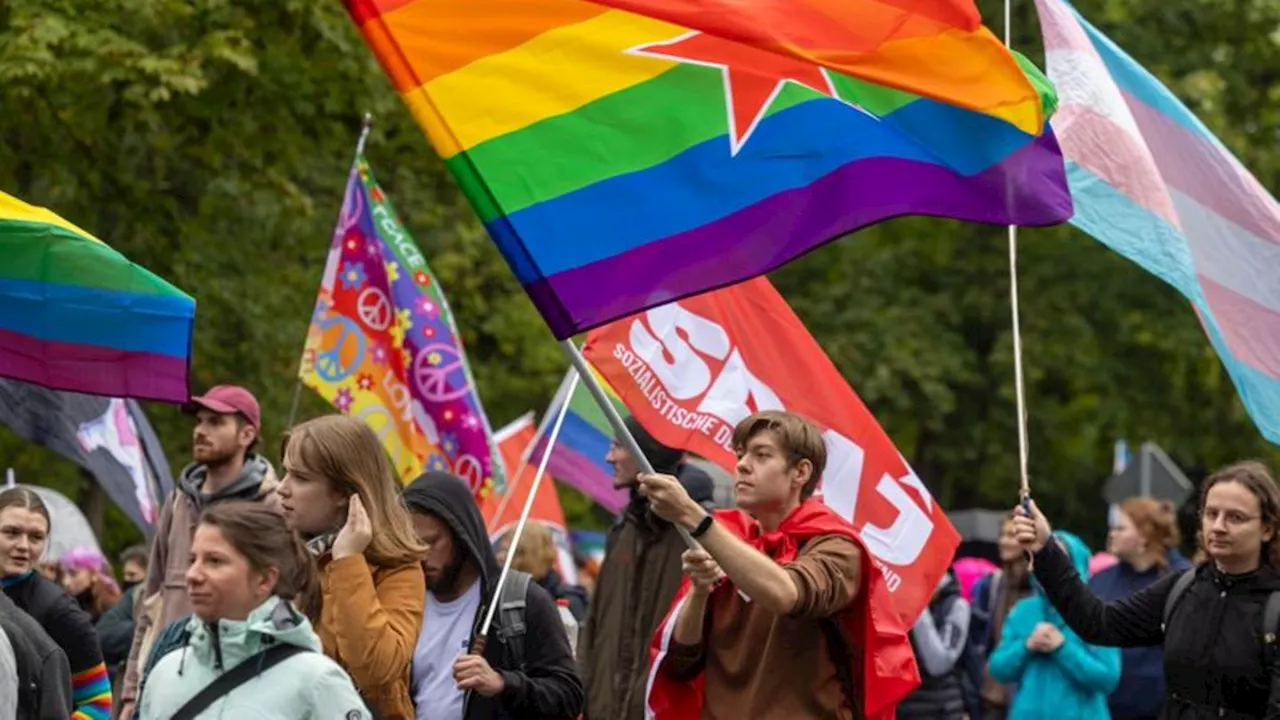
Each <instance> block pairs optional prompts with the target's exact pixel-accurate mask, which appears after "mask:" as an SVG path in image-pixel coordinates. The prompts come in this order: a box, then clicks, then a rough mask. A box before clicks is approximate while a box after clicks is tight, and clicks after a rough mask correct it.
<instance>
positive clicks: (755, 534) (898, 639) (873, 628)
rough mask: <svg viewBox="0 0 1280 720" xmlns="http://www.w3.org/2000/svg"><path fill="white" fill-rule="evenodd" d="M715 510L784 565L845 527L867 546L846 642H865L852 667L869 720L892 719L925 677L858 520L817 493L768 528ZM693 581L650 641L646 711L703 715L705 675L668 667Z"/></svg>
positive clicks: (649, 714) (685, 718)
mask: <svg viewBox="0 0 1280 720" xmlns="http://www.w3.org/2000/svg"><path fill="white" fill-rule="evenodd" d="M715 516H716V522H718V523H720V524H721V525H724V526H725V528H727V529H728V530H729V531H730V532H732V533H734V534H735V535H737V536H738V537H740V538H742V539H743V540H745V541H746V542H747V543H748V544H749V545H751V547H753V548H755V549H756V550H759V551H760V552H762V553H764V554H765V555H768V556H769V557H770V558H771V559H772V560H773V561H774V562H776V563H778V564H780V565H781V564H784V563H788V562H791V561H793V560H795V559H796V556H797V555H798V554H799V552H800V547H801V546H802V545H804V544H805V543H806V542H808V541H809V540H811V539H812V538H815V537H819V536H822V535H840V536H841V537H846V538H849V539H850V540H852V541H853V542H854V543H856V544H857V545H858V548H859V549H860V550H861V551H862V577H864V578H866V582H865V583H863V586H862V592H860V593H858V598H857V600H855V601H854V602H853V604H852V605H850V606H849V607H848V608H846V609H845V610H844V611H843V612H842V613H840V615H839V618H838V619H839V621H840V622H839V627H840V630H841V634H842V635H843V637H844V641H845V647H847V648H849V651H850V652H851V653H856V652H858V651H859V650H860V649H861V651H862V652H863V657H862V659H861V662H853V663H851V664H850V665H851V667H850V672H851V675H852V673H854V672H857V671H858V669H859V668H861V669H862V670H863V678H862V683H861V687H859V688H855V691H857V692H861V693H862V707H863V712H864V714H865V716H866V718H867V720H893V717H894V708H895V707H896V706H897V704H898V702H899V701H901V700H902V698H904V697H906V696H907V695H908V694H909V693H910V692H911V691H912V690H915V689H916V687H917V686H919V685H920V671H919V669H918V668H917V667H916V658H915V653H914V652H912V650H911V641H910V640H908V638H907V629H906V628H904V627H903V625H902V620H901V618H899V617H898V612H897V610H895V609H894V607H893V599H892V598H891V597H890V596H889V588H888V587H886V586H885V582H884V577H883V576H882V575H881V574H880V570H879V568H877V567H876V565H875V564H874V563H873V562H872V561H871V555H870V554H869V553H868V552H867V550H866V547H865V546H863V544H862V541H861V540H860V539H859V538H858V535H857V533H856V532H855V531H854V529H853V526H852V525H850V524H849V522H848V521H846V520H845V519H844V518H842V517H840V516H839V515H838V514H836V512H835V511H834V510H832V509H830V508H828V507H827V506H826V504H825V503H823V502H822V501H821V500H816V499H813V498H810V499H809V500H806V501H805V502H803V503H801V504H800V506H799V507H797V508H796V509H795V510H793V511H792V512H791V514H789V515H787V517H786V519H784V520H783V521H782V524H781V525H779V526H778V529H777V530H775V531H773V532H770V533H765V532H762V529H761V527H760V525H759V523H757V522H756V521H755V520H753V519H752V518H751V517H750V516H749V515H747V514H746V513H744V512H742V511H741V510H718V511H716V513H715ZM689 587H690V584H689V579H688V578H685V579H684V582H683V583H681V585H680V591H679V592H678V593H676V597H675V600H674V602H673V603H672V606H671V609H670V610H668V612H667V616H666V617H665V618H664V619H663V621H662V623H661V624H660V625H658V629H657V631H656V632H655V633H654V635H653V641H652V643H651V644H650V648H649V666H650V670H649V686H648V693H647V698H646V701H647V707H646V713H645V717H646V718H653V720H698V718H699V717H701V715H702V683H703V677H702V675H701V674H699V675H698V677H696V678H694V679H693V680H692V681H690V682H686V683H680V682H676V681H675V680H672V679H671V678H670V677H668V676H667V675H666V673H664V672H662V670H661V665H662V661H663V659H664V658H665V657H666V647H667V645H668V644H669V642H670V639H671V633H672V631H673V630H674V627H675V619H676V617H677V615H678V613H679V610H680V607H681V606H682V605H683V602H684V599H685V595H687V594H688V592H689ZM733 591H734V590H733V589H732V588H731V587H730V585H729V583H724V584H723V585H721V586H720V587H719V588H717V589H716V590H715V591H714V592H713V594H712V600H709V602H713V601H714V598H715V596H716V595H717V594H719V593H723V592H733Z"/></svg>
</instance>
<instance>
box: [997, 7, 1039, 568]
mask: <svg viewBox="0 0 1280 720" xmlns="http://www.w3.org/2000/svg"><path fill="white" fill-rule="evenodd" d="M1004 46H1005V47H1006V48H1009V49H1010V50H1012V49H1013V0H1004ZM1009 314H1010V317H1011V323H1012V329H1013V392H1014V398H1015V401H1016V403H1017V412H1018V417H1017V426H1018V498H1019V501H1020V503H1021V505H1022V511H1023V512H1025V513H1026V514H1027V515H1028V516H1030V515H1031V479H1030V477H1029V476H1028V475H1027V456H1028V455H1029V451H1028V449H1027V445H1028V442H1027V389H1026V382H1025V380H1024V376H1023V372H1022V323H1021V322H1020V321H1019V319H1018V317H1019V314H1020V312H1019V304H1018V226H1017V225H1010V226H1009ZM1034 563H1035V558H1034V556H1032V554H1031V553H1030V552H1028V553H1027V567H1028V569H1030V568H1031V567H1032V566H1033V565H1034Z"/></svg>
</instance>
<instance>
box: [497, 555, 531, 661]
mask: <svg viewBox="0 0 1280 720" xmlns="http://www.w3.org/2000/svg"><path fill="white" fill-rule="evenodd" d="M530 580H532V577H531V576H530V575H529V573H525V572H520V571H519V570H512V571H511V572H509V573H508V574H507V580H506V582H505V583H503V584H502V593H501V594H500V595H499V596H498V615H499V616H500V617H501V618H502V623H501V625H500V626H499V628H498V639H499V640H500V641H501V642H502V645H503V647H504V648H506V650H505V654H506V658H507V660H508V661H509V662H510V663H511V666H512V669H516V670H523V669H524V636H525V635H526V634H527V633H528V632H529V627H528V624H527V623H526V622H525V610H526V601H525V597H527V595H528V593H529V581H530Z"/></svg>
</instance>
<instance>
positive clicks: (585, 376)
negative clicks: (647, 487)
mask: <svg viewBox="0 0 1280 720" xmlns="http://www.w3.org/2000/svg"><path fill="white" fill-rule="evenodd" d="M560 346H561V347H562V348H564V354H565V355H568V356H569V362H571V363H573V367H574V368H575V369H577V371H578V376H579V377H581V378H582V382H583V383H585V384H586V386H587V389H588V390H590V391H591V397H592V398H593V399H595V401H596V404H597V405H599V406H600V410H601V411H602V412H603V413H604V416H605V417H606V418H607V419H608V420H609V426H610V427H612V428H613V432H614V434H615V435H617V436H618V438H619V439H620V440H622V443H623V444H624V445H626V446H627V452H629V453H631V457H633V458H635V460H636V464H637V465H639V466H640V471H641V472H644V473H652V472H653V463H650V462H649V458H647V457H645V455H644V452H642V451H641V450H640V444H639V443H637V442H636V438H635V436H634V435H632V434H631V431H630V430H628V429H627V426H626V423H624V422H622V416H621V415H619V414H618V409H617V408H615V407H614V406H613V403H612V402H609V396H608V395H606V394H605V391H604V388H603V387H600V382H599V381H598V380H596V377H595V376H594V375H592V374H591V368H590V367H589V366H588V365H587V359H586V358H584V357H582V351H580V350H578V346H577V345H574V344H573V341H572V340H561V341H560ZM671 526H672V527H674V528H675V529H676V532H678V533H680V537H681V538H684V544H685V545H688V546H689V548H690V549H691V550H701V549H702V546H701V545H699V544H698V541H697V540H694V539H693V536H692V535H690V534H689V531H688V530H685V529H684V528H682V527H680V526H679V525H676V524H675V523H672V524H671Z"/></svg>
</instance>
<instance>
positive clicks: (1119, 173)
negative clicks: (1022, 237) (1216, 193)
mask: <svg viewBox="0 0 1280 720" xmlns="http://www.w3.org/2000/svg"><path fill="white" fill-rule="evenodd" d="M1053 126H1054V129H1055V130H1056V131H1057V132H1058V142H1059V143H1060V144H1061V145H1062V152H1063V155H1065V156H1066V157H1067V158H1068V159H1070V160H1073V161H1075V162H1076V164H1078V165H1080V166H1081V167H1083V168H1085V169H1086V170H1089V171H1090V172H1092V173H1093V174H1095V175H1097V176H1098V177H1100V178H1102V179H1103V180H1105V181H1107V182H1108V183H1109V184H1111V185H1114V186H1115V187H1116V188H1117V189H1118V190H1120V192H1122V193H1124V194H1125V195H1127V196H1129V198H1131V199H1132V200H1133V201H1134V202H1135V203H1137V204H1138V205H1140V206H1142V207H1143V208H1145V209H1146V210H1148V211H1150V212H1151V213H1153V214H1154V215H1157V216H1159V217H1160V218H1162V219H1163V220H1164V221H1165V222H1167V223H1169V224H1170V225H1172V226H1173V227H1175V228H1180V223H1179V222H1178V213H1177V212H1176V211H1175V210H1174V208H1173V200H1172V198H1170V197H1169V192H1168V190H1167V189H1166V188H1165V184H1164V181H1163V180H1161V179H1160V175H1159V173H1158V172H1157V171H1156V166H1155V164H1154V161H1153V160H1152V158H1151V153H1150V152H1148V151H1147V148H1146V147H1145V146H1144V145H1143V144H1142V143H1141V142H1139V141H1138V140H1137V139H1135V138H1134V137H1133V136H1132V135H1130V134H1129V133H1127V132H1125V131H1124V129H1123V128H1121V127H1120V126H1119V125H1117V124H1116V123H1114V122H1112V121H1111V120H1110V119H1108V118H1106V117H1104V116H1103V115H1101V114H1099V113H1098V112H1095V111H1094V110H1093V109H1092V108H1088V107H1085V106H1083V105H1067V106H1064V107H1063V108H1062V109H1061V110H1060V111H1059V112H1058V114H1057V115H1056V116H1055V117H1054V119H1053Z"/></svg>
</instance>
